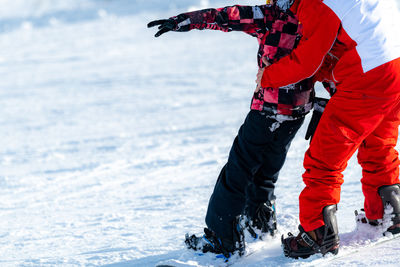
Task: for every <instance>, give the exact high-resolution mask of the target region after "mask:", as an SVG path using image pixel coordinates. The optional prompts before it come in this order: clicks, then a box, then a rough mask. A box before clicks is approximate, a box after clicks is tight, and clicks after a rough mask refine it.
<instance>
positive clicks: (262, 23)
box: [147, 5, 278, 37]
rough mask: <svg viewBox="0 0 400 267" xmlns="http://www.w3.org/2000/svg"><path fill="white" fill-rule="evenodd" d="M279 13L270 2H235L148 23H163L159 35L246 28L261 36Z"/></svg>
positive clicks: (157, 24)
mask: <svg viewBox="0 0 400 267" xmlns="http://www.w3.org/2000/svg"><path fill="white" fill-rule="evenodd" d="M277 16H278V11H277V10H276V9H275V8H274V7H271V6H269V5H264V6H240V5H235V6H229V7H224V8H218V9H212V8H210V9H203V10H198V11H193V12H187V13H183V14H180V15H178V16H175V17H171V18H169V19H165V20H156V21H152V22H150V23H149V24H148V25H147V26H148V27H154V26H159V31H158V32H157V34H156V35H155V36H156V37H158V36H160V35H161V34H163V33H166V32H168V31H177V32H186V31H190V30H193V29H198V30H203V29H210V30H220V31H224V32H230V31H243V32H245V33H248V34H250V35H252V36H258V35H259V34H261V33H265V32H266V31H267V30H268V28H269V26H270V25H271V24H272V22H273V21H274V20H275V18H276V17H277Z"/></svg>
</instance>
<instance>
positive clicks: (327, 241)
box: [282, 205, 339, 259]
mask: <svg viewBox="0 0 400 267" xmlns="http://www.w3.org/2000/svg"><path fill="white" fill-rule="evenodd" d="M336 210H337V207H336V205H330V206H326V207H325V208H324V210H323V216H324V222H325V225H323V226H321V227H320V228H317V229H315V230H313V231H311V232H305V231H304V229H303V227H302V226H301V225H299V230H300V233H299V234H298V235H297V236H294V235H293V234H292V233H289V234H288V235H289V236H288V237H287V238H283V235H282V247H283V252H284V254H285V256H286V257H290V258H295V259H298V258H303V259H305V258H308V257H310V256H311V255H314V254H316V253H321V254H322V255H325V254H326V253H333V254H335V255H336V254H337V253H338V251H339V235H338V227H337V221H336V215H335V213H336Z"/></svg>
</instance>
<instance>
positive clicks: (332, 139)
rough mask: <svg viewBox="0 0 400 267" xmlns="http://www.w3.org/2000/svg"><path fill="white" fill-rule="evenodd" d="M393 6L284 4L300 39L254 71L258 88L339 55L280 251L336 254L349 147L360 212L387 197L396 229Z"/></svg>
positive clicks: (397, 88) (399, 96)
mask: <svg viewBox="0 0 400 267" xmlns="http://www.w3.org/2000/svg"><path fill="white" fill-rule="evenodd" d="M399 8H400V7H399V6H397V4H396V1H395V0H358V1H356V0H325V1H322V0H298V1H295V3H294V4H293V5H292V7H291V10H292V11H293V12H294V13H295V14H297V16H298V19H299V21H300V22H301V23H302V25H303V38H302V39H301V41H300V43H299V45H298V47H297V48H296V49H294V50H293V52H292V53H291V54H290V55H289V56H286V57H284V58H282V59H281V60H280V61H279V62H277V63H275V64H273V65H271V66H269V67H267V68H265V70H264V72H263V73H262V74H259V80H260V79H261V86H262V87H281V86H283V85H285V84H292V83H295V82H297V81H299V80H303V79H305V78H307V77H310V76H312V75H313V74H315V73H316V72H317V71H318V70H319V68H320V66H321V63H322V62H323V60H324V58H325V57H326V56H327V55H328V54H329V55H331V56H334V57H337V58H338V59H339V61H338V62H337V64H336V66H335V68H334V69H333V71H332V73H331V75H332V79H333V80H334V81H335V84H336V87H337V92H336V94H335V95H334V96H333V97H332V98H331V100H330V101H329V103H328V105H327V107H326V109H325V111H324V114H323V115H322V118H321V121H320V123H319V125H318V128H317V130H316V132H315V135H314V138H313V140H312V142H311V145H310V148H309V149H308V151H307V152H306V154H305V158H304V167H305V169H306V171H305V173H304V174H303V180H304V183H305V185H306V187H305V188H304V190H303V191H302V192H301V195H300V198H299V200H300V224H301V225H300V226H299V229H300V234H299V235H298V236H297V237H295V236H291V237H289V238H286V239H283V240H282V242H283V245H284V252H285V255H286V256H289V257H294V258H298V257H308V256H310V255H312V254H315V253H322V254H325V253H327V252H333V253H337V249H338V245H339V239H338V233H337V224H336V218H335V211H336V204H337V203H338V202H339V200H340V187H341V185H342V183H343V175H342V172H343V171H344V169H345V168H346V166H347V161H348V160H349V159H350V157H351V156H352V155H353V154H354V152H355V151H356V150H357V149H358V161H359V163H360V164H361V166H362V169H363V177H362V180H361V182H362V190H363V193H364V197H365V204H364V208H365V215H366V217H367V218H368V220H371V221H372V220H376V219H381V218H382V217H383V212H384V210H383V204H386V203H389V204H391V205H392V207H393V209H394V212H393V214H394V217H393V226H392V227H391V228H389V230H390V231H391V232H393V233H398V232H400V198H399V195H400V187H399V184H400V182H399V158H398V153H397V151H396V150H395V146H396V142H397V138H398V126H399V123H400V38H399V34H398V31H399V29H400V19H399V17H400V14H399V13H400V12H399ZM261 75H262V77H261ZM382 200H383V201H382Z"/></svg>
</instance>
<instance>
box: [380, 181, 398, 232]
mask: <svg viewBox="0 0 400 267" xmlns="http://www.w3.org/2000/svg"><path fill="white" fill-rule="evenodd" d="M378 193H379V195H380V196H381V198H382V202H383V207H386V206H387V205H390V206H391V207H392V208H393V212H392V222H393V225H392V226H390V227H389V228H388V229H387V231H388V232H390V233H392V234H394V235H395V234H399V233H400V185H399V184H394V185H387V186H381V187H380V188H379V189H378Z"/></svg>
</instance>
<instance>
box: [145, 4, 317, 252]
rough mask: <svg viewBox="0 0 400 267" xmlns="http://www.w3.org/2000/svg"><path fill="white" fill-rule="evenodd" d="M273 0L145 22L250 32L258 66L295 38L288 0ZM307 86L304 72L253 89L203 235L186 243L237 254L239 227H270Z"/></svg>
mask: <svg viewBox="0 0 400 267" xmlns="http://www.w3.org/2000/svg"><path fill="white" fill-rule="evenodd" d="M278 2H280V4H281V5H280V6H277V5H276V3H272V4H267V5H261V6H238V5H236V6H228V7H224V8H218V9H205V10H199V11H194V12H188V13H184V14H180V15H178V16H175V17H172V18H170V19H165V20H157V21H153V22H150V23H149V24H148V27H153V26H159V31H158V32H157V33H156V35H155V36H156V37H158V36H160V35H162V34H164V33H166V32H168V31H178V32H186V31H190V30H192V29H199V30H202V29H211V30H220V31H224V32H230V31H243V32H245V33H247V34H249V35H251V36H253V37H256V38H257V40H258V42H259V50H258V55H257V59H258V65H259V67H260V68H262V67H265V66H267V65H270V64H273V63H275V62H277V61H278V60H279V59H281V58H282V57H284V56H286V55H288V54H289V53H290V52H291V51H292V49H293V48H294V47H295V46H296V44H297V43H298V41H299V39H300V38H301V25H299V24H298V20H297V18H296V17H295V16H294V15H293V13H292V12H291V11H289V10H282V8H284V7H286V8H287V7H289V6H290V4H291V1H278ZM313 84H314V83H313V81H312V79H311V78H304V79H302V80H301V81H300V80H298V81H294V82H293V83H291V84H289V83H288V84H285V85H282V86H278V87H275V86H267V87H263V88H260V90H257V91H256V92H255V93H254V95H253V99H252V103H251V110H250V112H249V114H248V115H247V117H246V120H245V122H244V124H243V125H242V126H241V127H240V129H239V133H238V135H237V137H236V138H235V140H234V143H233V145H232V148H231V151H230V154H229V158H228V162H227V164H226V165H225V166H224V167H223V168H222V170H221V172H220V175H219V177H218V180H217V182H216V185H215V188H214V192H213V194H212V196H211V198H210V201H209V205H208V210H207V215H206V224H207V227H208V228H206V229H205V236H204V237H196V236H194V235H192V236H190V237H189V236H187V238H186V244H187V246H188V247H189V248H192V249H195V250H202V251H203V252H208V251H211V252H214V253H217V254H220V253H222V254H224V255H225V257H228V256H229V255H230V253H232V252H235V251H238V252H239V254H242V253H243V251H244V241H243V242H242V240H243V239H244V238H243V230H242V229H243V228H247V229H248V230H249V232H250V233H251V234H252V235H253V236H254V237H256V236H257V234H256V232H257V231H256V230H255V229H257V230H260V231H261V232H262V233H269V234H271V235H273V234H274V233H275V231H276V215H275V195H274V188H275V183H276V181H277V179H278V174H279V171H280V170H281V168H282V166H283V163H284V161H285V158H286V154H287V151H288V149H289V146H290V143H291V141H292V140H293V138H294V136H295V135H296V133H297V131H298V130H299V128H300V126H301V125H302V123H303V121H304V116H305V115H306V114H307V113H308V112H309V111H310V109H311V108H312V100H313V96H314V91H313ZM242 215H245V216H242ZM243 217H244V218H243ZM241 218H242V219H241Z"/></svg>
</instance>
